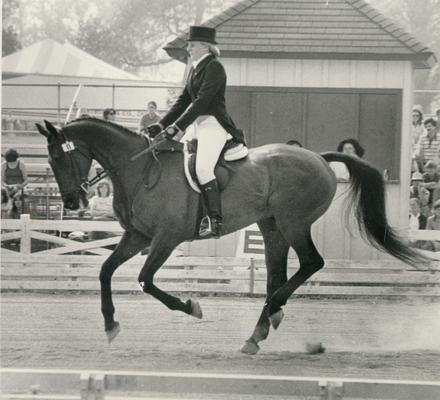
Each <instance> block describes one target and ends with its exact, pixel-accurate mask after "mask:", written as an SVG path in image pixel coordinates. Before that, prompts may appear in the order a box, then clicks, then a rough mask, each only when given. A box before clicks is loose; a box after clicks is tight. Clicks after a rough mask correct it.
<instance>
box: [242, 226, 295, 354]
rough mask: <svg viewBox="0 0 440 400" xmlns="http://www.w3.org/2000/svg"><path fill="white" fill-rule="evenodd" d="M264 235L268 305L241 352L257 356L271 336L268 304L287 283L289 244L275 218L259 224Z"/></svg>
mask: <svg viewBox="0 0 440 400" xmlns="http://www.w3.org/2000/svg"><path fill="white" fill-rule="evenodd" d="M258 226H259V228H260V230H261V233H262V234H263V238H264V245H265V258H266V269H267V282H266V291H267V295H266V304H265V306H264V307H263V311H262V312H261V315H260V318H259V319H258V322H257V325H256V326H255V329H254V332H253V333H252V336H251V337H250V338H249V339H248V340H246V342H245V344H244V345H243V346H242V348H241V351H242V352H243V353H246V354H255V353H257V351H258V350H259V347H258V343H259V342H261V341H262V340H265V339H266V338H267V336H268V335H269V329H270V322H269V313H268V309H267V302H268V301H269V299H270V298H271V297H272V295H273V294H274V292H275V291H276V290H277V289H278V288H280V287H281V286H282V285H283V284H284V283H286V281H287V255H288V252H289V244H288V243H287V242H286V240H285V239H284V237H283V236H282V235H281V232H280V231H279V230H278V227H277V226H276V224H275V220H274V219H273V218H268V219H265V220H262V221H259V222H258Z"/></svg>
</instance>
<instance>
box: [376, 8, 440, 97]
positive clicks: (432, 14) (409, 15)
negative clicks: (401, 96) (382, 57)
mask: <svg viewBox="0 0 440 400" xmlns="http://www.w3.org/2000/svg"><path fill="white" fill-rule="evenodd" d="M370 3H371V5H372V6H373V7H375V8H377V9H378V10H379V11H381V12H382V13H383V14H384V15H385V16H386V17H387V18H389V19H391V20H393V21H394V22H395V23H396V24H397V25H398V26H400V27H401V28H402V29H403V30H405V31H407V32H409V33H411V34H412V35H413V36H415V38H416V39H418V40H419V41H420V42H421V43H423V44H424V45H427V46H429V47H430V49H431V50H432V51H433V52H434V54H435V55H436V57H437V59H438V61H440V29H439V26H440V0H424V1H423V2H421V1H420V0H370ZM421 3H423V7H422V5H421ZM416 87H417V88H418V89H425V88H426V89H433V88H440V66H439V63H437V64H436V65H435V66H434V67H433V68H432V69H431V70H430V71H423V70H419V71H417V73H416Z"/></svg>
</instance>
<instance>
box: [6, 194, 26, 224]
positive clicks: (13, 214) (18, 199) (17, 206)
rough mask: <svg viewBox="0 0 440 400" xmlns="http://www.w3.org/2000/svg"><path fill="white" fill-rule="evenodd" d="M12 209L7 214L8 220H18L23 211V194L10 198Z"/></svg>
mask: <svg viewBox="0 0 440 400" xmlns="http://www.w3.org/2000/svg"><path fill="white" fill-rule="evenodd" d="M11 200H12V207H11V210H10V212H9V218H11V219H20V215H21V214H22V213H23V211H24V205H25V203H24V202H25V199H24V194H23V192H18V193H15V194H14V195H13V196H12V197H11Z"/></svg>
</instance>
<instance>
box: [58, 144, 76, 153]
mask: <svg viewBox="0 0 440 400" xmlns="http://www.w3.org/2000/svg"><path fill="white" fill-rule="evenodd" d="M61 147H62V148H63V150H64V152H65V153H67V152H69V151H73V150H75V145H74V144H73V142H66V143H63V144H62V145H61Z"/></svg>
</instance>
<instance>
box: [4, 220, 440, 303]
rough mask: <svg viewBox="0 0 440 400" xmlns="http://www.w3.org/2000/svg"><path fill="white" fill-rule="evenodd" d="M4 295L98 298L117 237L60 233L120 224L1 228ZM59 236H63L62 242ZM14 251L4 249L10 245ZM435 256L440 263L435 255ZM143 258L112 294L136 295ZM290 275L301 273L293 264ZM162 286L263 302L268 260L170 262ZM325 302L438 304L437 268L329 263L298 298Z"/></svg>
mask: <svg viewBox="0 0 440 400" xmlns="http://www.w3.org/2000/svg"><path fill="white" fill-rule="evenodd" d="M2 229H3V230H7V231H8V232H5V233H3V234H2V238H1V240H2V246H3V248H2V267H1V288H2V290H3V291H22V290H26V291H41V292H53V291H65V290H70V291H98V290H99V288H100V284H99V279H98V276H99V269H100V265H101V264H102V263H103V262H104V260H105V259H106V258H107V257H108V256H109V254H110V253H111V251H112V250H110V249H108V248H106V247H108V246H109V245H114V244H116V243H118V241H119V239H120V238H119V237H118V236H115V237H110V238H105V239H99V240H91V241H84V242H83V241H76V240H73V239H68V238H64V237H61V236H59V232H61V231H63V232H66V231H67V232H72V231H83V232H88V231H109V232H113V233H114V234H115V235H121V234H122V228H121V227H120V225H119V223H118V222H108V221H81V220H70V221H61V220H60V221H48V220H32V219H30V218H29V216H28V215H22V216H21V219H20V220H2ZM57 234H58V235H57ZM411 237H413V238H414V239H418V240H440V232H436V231H417V232H415V233H412V235H411ZM34 241H40V242H46V243H48V244H49V245H48V246H47V247H48V248H46V249H39V251H32V243H33V242H34ZM11 242H12V243H15V246H9V248H5V247H4V246H6V244H7V243H11ZM431 255H432V256H433V257H434V258H436V259H439V254H438V253H431ZM145 259H146V256H142V255H137V256H135V257H133V258H132V259H131V260H129V261H127V262H126V263H125V264H124V265H123V266H121V267H120V269H118V270H117V271H116V273H115V276H114V279H113V282H114V283H113V285H112V287H113V290H115V291H117V292H133V291H138V290H139V286H138V283H137V276H138V273H139V271H140V267H141V266H142V265H143V263H144V262H145ZM288 268H289V270H288V274H289V275H292V274H293V273H294V272H295V270H296V269H297V268H298V261H297V260H295V259H292V260H289V266H288ZM156 277H157V278H156V279H157V282H158V285H159V286H160V287H161V288H163V289H164V290H167V291H175V292H184V291H186V292H188V291H189V292H200V293H223V294H226V293H234V294H250V295H264V294H265V290H266V269H265V267H264V261H263V260H254V259H245V258H235V257H179V256H172V257H171V258H170V259H169V260H168V261H167V262H166V264H165V266H164V267H163V268H161V269H160V270H159V272H158V273H157V275H156ZM296 293H297V294H299V295H323V296H394V297H395V296H419V297H420V296H428V297H440V269H439V267H438V262H433V263H432V268H431V269H430V270H414V269H412V268H411V267H408V266H407V265H405V264H403V263H401V262H398V261H394V260H380V261H379V260H373V261H371V260H363V261H344V260H327V263H326V267H325V268H324V269H323V270H321V271H320V272H318V273H317V274H315V275H314V276H313V277H312V278H311V279H309V281H308V282H307V283H306V284H305V285H303V286H302V287H301V288H300V289H298V291H297V292H296Z"/></svg>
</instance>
